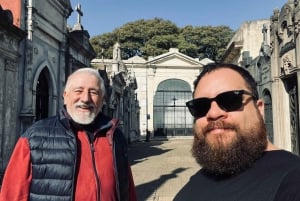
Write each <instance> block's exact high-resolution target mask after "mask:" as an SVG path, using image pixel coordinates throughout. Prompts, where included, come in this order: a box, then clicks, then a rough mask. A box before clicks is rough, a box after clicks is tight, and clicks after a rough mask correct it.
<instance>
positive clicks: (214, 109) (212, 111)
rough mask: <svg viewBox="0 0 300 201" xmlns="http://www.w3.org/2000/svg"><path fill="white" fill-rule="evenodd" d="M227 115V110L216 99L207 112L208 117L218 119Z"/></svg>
mask: <svg viewBox="0 0 300 201" xmlns="http://www.w3.org/2000/svg"><path fill="white" fill-rule="evenodd" d="M226 115H227V112H226V111H224V110H222V109H221V108H220V106H219V105H218V103H217V102H216V101H212V102H211V104H210V108H209V110H208V112H207V114H206V117H207V118H208V119H212V120H216V119H219V118H222V117H224V116H226Z"/></svg>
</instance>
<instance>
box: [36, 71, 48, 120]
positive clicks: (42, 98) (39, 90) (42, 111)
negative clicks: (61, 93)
mask: <svg viewBox="0 0 300 201" xmlns="http://www.w3.org/2000/svg"><path fill="white" fill-rule="evenodd" d="M48 75H49V71H48V69H47V68H44V69H43V70H42V71H41V73H40V75H39V78H38V81H37V85H36V104H35V118H36V119H35V120H36V121H37V120H40V119H44V118H47V117H48V111H49V79H48Z"/></svg>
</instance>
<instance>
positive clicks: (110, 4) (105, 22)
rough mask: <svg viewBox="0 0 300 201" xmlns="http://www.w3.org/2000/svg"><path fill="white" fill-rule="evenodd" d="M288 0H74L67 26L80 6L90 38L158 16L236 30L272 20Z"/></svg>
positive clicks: (195, 24)
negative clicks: (250, 22) (76, 8)
mask: <svg viewBox="0 0 300 201" xmlns="http://www.w3.org/2000/svg"><path fill="white" fill-rule="evenodd" d="M287 1H288V0H251V1H244V0H128V1H125V0H81V1H79V0H71V4H72V8H73V10H74V11H73V13H72V14H71V16H70V17H69V19H68V24H69V25H71V26H73V25H74V23H75V22H76V20H77V12H76V11H75V6H76V5H77V4H78V3H80V4H81V9H82V12H83V17H82V18H81V23H82V25H83V27H84V29H85V30H87V31H88V32H89V34H90V36H91V37H93V36H96V35H99V34H103V33H106V32H112V31H113V30H114V29H116V28H118V27H121V26H122V25H124V24H126V23H128V22H133V21H136V20H139V19H146V20H147V19H153V18H155V17H158V18H162V19H165V20H170V21H172V22H173V23H175V24H176V25H177V26H178V27H184V26H186V25H192V26H206V25H211V26H219V25H227V26H229V27H230V28H231V29H233V30H236V29H238V28H239V27H240V25H241V24H242V23H243V22H245V21H251V20H259V19H270V17H271V16H272V15H273V10H274V8H279V9H281V8H282V6H283V5H284V4H285V3H287Z"/></svg>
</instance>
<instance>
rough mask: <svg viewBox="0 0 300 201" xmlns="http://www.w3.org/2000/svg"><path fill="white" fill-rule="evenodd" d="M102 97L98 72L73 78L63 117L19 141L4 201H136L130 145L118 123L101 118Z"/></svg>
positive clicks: (85, 72) (52, 119)
mask: <svg viewBox="0 0 300 201" xmlns="http://www.w3.org/2000/svg"><path fill="white" fill-rule="evenodd" d="M104 95H105V88H104V83H103V79H102V78H101V77H100V75H99V73H98V71H97V70H95V69H91V68H82V69H79V70H77V71H75V72H74V73H73V74H71V75H70V76H69V78H68V80H67V83H66V87H65V90H64V94H63V97H64V103H65V107H64V108H63V109H62V110H61V113H60V115H58V116H56V117H50V118H48V119H44V120H41V121H38V122H36V123H35V124H33V125H32V126H31V127H30V128H29V129H28V130H27V131H26V132H25V133H24V134H23V135H22V136H21V137H20V139H19V140H18V142H17V144H16V147H15V149H14V152H13V154H12V156H11V159H10V162H9V164H8V167H7V169H6V172H5V176H4V180H3V185H2V188H1V194H0V200H1V201H27V200H28V201H29V200H30V201H34V200H39V201H42V200H45V201H46V200H47V201H63V200H64V201H73V200H74V201H87V200H88V201H97V200H101V201H125V200H126V201H136V193H135V188H134V183H133V178H132V174H131V169H130V166H129V163H128V157H127V145H126V140H125V138H124V136H123V134H122V133H121V131H120V130H119V129H118V128H117V125H118V121H117V120H116V119H111V118H109V117H106V116H104V115H103V114H102V113H101V108H102V104H103V97H104Z"/></svg>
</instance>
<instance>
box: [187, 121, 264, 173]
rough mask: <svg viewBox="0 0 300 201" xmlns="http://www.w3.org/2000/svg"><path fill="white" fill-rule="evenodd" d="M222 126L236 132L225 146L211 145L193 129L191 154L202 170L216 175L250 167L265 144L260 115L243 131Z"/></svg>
mask: <svg viewBox="0 0 300 201" xmlns="http://www.w3.org/2000/svg"><path fill="white" fill-rule="evenodd" d="M219 123H221V124H222V122H219ZM224 126H227V127H231V128H232V129H234V130H235V131H236V134H237V138H236V140H235V141H233V142H232V143H231V144H227V145H225V146H224V145H223V144H221V145H219V146H213V147H212V146H211V145H210V144H209V143H208V142H207V141H206V138H205V137H203V134H198V135H197V133H196V132H195V129H194V142H193V147H192V154H193V156H194V157H195V158H196V161H197V162H198V163H199V164H200V165H201V166H202V167H203V170H205V171H206V172H207V173H209V174H213V175H216V176H230V175H234V174H237V173H238V172H241V171H243V170H245V169H247V168H249V167H251V166H252V165H253V164H254V162H255V161H256V160H257V159H258V158H260V156H261V155H262V153H263V152H264V150H265V149H266V146H267V135H266V128H265V125H264V121H263V119H262V118H261V116H259V122H257V123H254V124H253V127H252V128H251V129H248V130H245V131H241V130H240V129H239V128H237V127H236V126H235V127H234V126H232V125H224ZM199 135H200V137H199ZM201 135H202V136H201ZM204 135H205V134H204Z"/></svg>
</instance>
